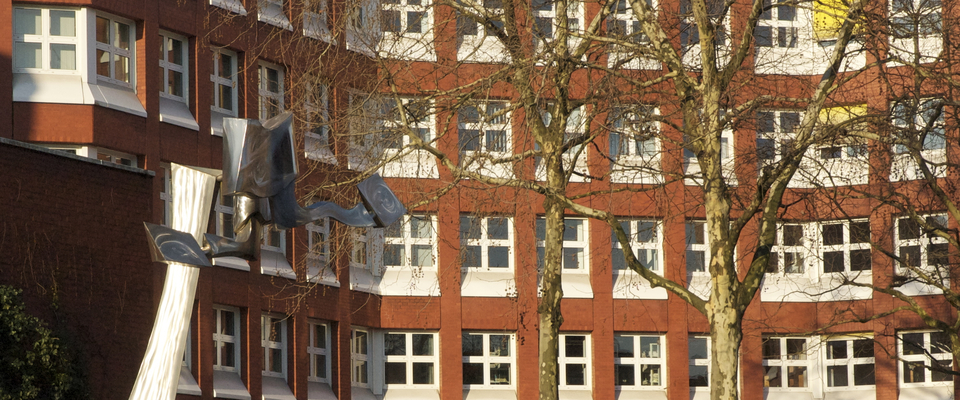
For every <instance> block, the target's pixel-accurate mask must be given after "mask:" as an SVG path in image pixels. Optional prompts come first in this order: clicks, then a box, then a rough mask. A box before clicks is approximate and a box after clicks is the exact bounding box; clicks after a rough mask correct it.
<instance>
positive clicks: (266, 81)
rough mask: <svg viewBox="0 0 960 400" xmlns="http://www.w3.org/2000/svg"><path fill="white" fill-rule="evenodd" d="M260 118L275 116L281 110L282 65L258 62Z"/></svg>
mask: <svg viewBox="0 0 960 400" xmlns="http://www.w3.org/2000/svg"><path fill="white" fill-rule="evenodd" d="M258 71H259V76H260V91H259V95H260V119H262V120H266V119H270V118H273V117H276V116H277V115H279V114H280V113H281V112H283V93H284V91H283V67H280V66H278V65H275V64H270V63H267V62H263V61H261V62H260V65H259V67H258Z"/></svg>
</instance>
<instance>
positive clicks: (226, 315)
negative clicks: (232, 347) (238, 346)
mask: <svg viewBox="0 0 960 400" xmlns="http://www.w3.org/2000/svg"><path fill="white" fill-rule="evenodd" d="M235 332H236V326H235V324H234V313H233V312H232V311H226V310H221V311H220V333H221V334H223V335H227V336H233V335H235V334H236V333H235Z"/></svg>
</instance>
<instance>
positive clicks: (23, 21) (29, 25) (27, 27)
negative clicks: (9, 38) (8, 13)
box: [13, 8, 43, 35]
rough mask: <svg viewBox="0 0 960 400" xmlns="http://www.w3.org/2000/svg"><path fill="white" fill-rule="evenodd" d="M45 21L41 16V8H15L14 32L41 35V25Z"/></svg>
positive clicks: (16, 33) (15, 33)
mask: <svg viewBox="0 0 960 400" xmlns="http://www.w3.org/2000/svg"><path fill="white" fill-rule="evenodd" d="M42 23H43V21H42V19H41V17H40V10H39V9H35V8H14V9H13V34H14V35H39V34H40V27H41V26H43V25H42Z"/></svg>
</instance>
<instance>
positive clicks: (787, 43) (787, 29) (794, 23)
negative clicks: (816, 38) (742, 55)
mask: <svg viewBox="0 0 960 400" xmlns="http://www.w3.org/2000/svg"><path fill="white" fill-rule="evenodd" d="M772 3H773V1H772V0H764V1H763V7H764V12H763V13H761V14H760V19H759V20H758V21H757V27H756V29H755V31H754V43H756V45H757V47H768V48H770V47H779V48H787V49H794V48H797V47H798V46H799V42H800V35H799V32H800V25H799V23H798V22H799V17H800V12H801V9H799V8H797V7H796V6H792V7H791V6H789V5H779V3H780V2H778V5H776V6H774V5H773V4H772ZM789 9H793V16H792V17H790V13H789V12H787V13H784V11H786V10H789ZM765 30H769V36H768V37H769V39H770V44H769V45H762V44H761V42H760V40H759V39H758V38H760V37H761V36H760V35H761V34H760V32H762V31H765Z"/></svg>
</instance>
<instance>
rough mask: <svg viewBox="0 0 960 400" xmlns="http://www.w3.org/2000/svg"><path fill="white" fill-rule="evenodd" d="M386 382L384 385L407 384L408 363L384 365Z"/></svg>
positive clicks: (387, 363)
mask: <svg viewBox="0 0 960 400" xmlns="http://www.w3.org/2000/svg"><path fill="white" fill-rule="evenodd" d="M383 373H384V380H383V383H385V384H387V385H390V384H399V385H403V384H406V383H407V363H402V362H386V363H383Z"/></svg>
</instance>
